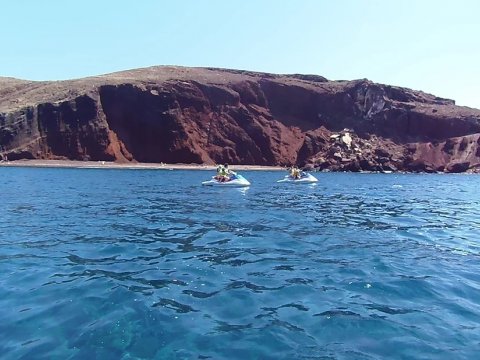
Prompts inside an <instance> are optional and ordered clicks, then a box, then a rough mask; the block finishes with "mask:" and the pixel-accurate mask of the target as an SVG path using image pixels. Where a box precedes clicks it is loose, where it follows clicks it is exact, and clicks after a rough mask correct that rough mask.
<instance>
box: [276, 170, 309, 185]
mask: <svg viewBox="0 0 480 360" xmlns="http://www.w3.org/2000/svg"><path fill="white" fill-rule="evenodd" d="M316 182H318V179H317V178H316V177H315V176H313V175H312V174H309V173H306V172H302V173H301V174H300V178H299V179H295V178H293V177H292V176H291V175H287V176H285V178H283V179H282V180H278V181H277V183H291V184H314V183H316Z"/></svg>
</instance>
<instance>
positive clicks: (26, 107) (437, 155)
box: [0, 67, 480, 172]
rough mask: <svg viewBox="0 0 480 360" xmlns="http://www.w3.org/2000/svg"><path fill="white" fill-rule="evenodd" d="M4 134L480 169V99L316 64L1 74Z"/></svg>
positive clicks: (224, 155)
mask: <svg viewBox="0 0 480 360" xmlns="http://www.w3.org/2000/svg"><path fill="white" fill-rule="evenodd" d="M0 145H1V149H0V150H1V151H0V152H1V153H2V156H4V157H8V159H10V160H14V159H22V158H25V159H72V160H106V161H123V162H126V161H139V162H166V163H209V164H213V163H224V162H228V163H232V164H252V165H288V164H295V163H296V164H299V165H304V166H308V167H312V168H318V169H321V170H324V169H329V170H336V171H343V170H346V171H360V170H373V171H427V172H428V171H446V172H464V171H469V172H480V110H476V109H471V108H467V107H460V106H456V105H455V103H454V101H452V100H448V99H442V98H438V97H435V96H433V95H430V94H426V93H423V92H420V91H413V90H410V89H406V88H400V87H394V86H388V85H381V84H376V83H373V82H371V81H368V80H365V79H364V80H355V81H328V80H327V79H325V78H323V77H321V76H315V75H274V74H266V73H254V72H248V71H237V70H224V69H210V68H183V67H152V68H146V69H138V70H132V71H125V72H119V73H113V74H107V75H102V76H95V77H90V78H84V79H77V80H68V81H53V82H34V81H24V80H18V79H12V78H0Z"/></svg>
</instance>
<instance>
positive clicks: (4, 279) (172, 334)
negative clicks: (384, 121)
mask: <svg viewBox="0 0 480 360" xmlns="http://www.w3.org/2000/svg"><path fill="white" fill-rule="evenodd" d="M0 172H1V173H2V174H1V175H2V177H1V180H0V181H3V182H4V184H12V183H15V184H16V186H15V187H11V188H9V191H4V192H2V194H1V195H0V196H1V197H2V204H3V207H1V208H0V246H1V249H2V250H1V252H0V274H2V275H1V276H0V307H1V308H2V309H8V311H2V312H0V333H1V334H2V337H1V338H0V349H1V350H2V358H5V359H18V358H89V357H93V358H101V359H130V358H158V359H162V358H177V359H199V358H200V359H247V358H252V359H253V358H261V359H294V358H295V359H337V358H341V359H384V358H436V359H439V358H445V359H450V358H452V357H454V358H456V359H470V358H475V357H476V356H477V354H478V351H479V350H480V335H479V334H480V332H479V330H480V325H479V324H480V303H479V301H478V299H479V298H480V285H479V284H480V275H479V274H480V242H479V240H478V229H480V206H479V204H480V195H479V193H478V191H477V187H478V186H477V182H478V180H477V177H474V176H460V175H448V176H447V175H444V176H440V175H438V176H437V175H428V176H426V175H393V174H391V175H379V174H377V175H372V174H370V175H368V174H320V175H319V179H320V182H319V184H318V186H312V187H310V186H307V187H298V186H294V187H291V186H283V185H285V184H282V186H280V184H276V183H275V180H277V179H278V178H280V177H281V174H280V173H277V172H251V173H246V174H245V175H246V177H247V178H248V179H249V180H250V181H251V182H252V184H253V185H252V186H251V187H250V188H249V189H246V190H239V189H211V188H202V187H201V186H199V184H200V182H201V181H202V180H204V179H205V178H207V177H208V176H209V174H207V173H206V172H201V171H197V172H195V171H128V170H126V171H116V170H76V169H20V168H18V169H15V168H1V169H0Z"/></svg>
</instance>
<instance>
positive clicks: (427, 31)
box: [0, 0, 480, 108]
mask: <svg viewBox="0 0 480 360" xmlns="http://www.w3.org/2000/svg"><path fill="white" fill-rule="evenodd" d="M0 9H1V12H0V13H1V19H2V33H1V35H0V48H1V53H0V76H12V77H18V78H24V79H31V80H58V79H69V78H77V77H84V76H88V75H98V74H103V73H109V72H114V71H118V70H126V69H132V68H138V67H145V66H151V65H184V66H213V67H224V68H237V69H249V70H257V71H265V72H275V73H312V74H320V75H323V76H325V77H327V78H329V79H332V80H338V79H348V80H350V79H358V78H369V79H371V80H373V81H376V82H381V83H387V84H392V85H399V86H406V87H410V88H413V89H418V90H424V91H427V92H430V93H433V94H435V95H438V96H442V97H448V98H453V99H455V100H457V103H458V104H459V105H467V106H471V107H477V108H480V1H476V0H454V1H442V0H437V1H433V0H402V1H394V0H391V1H388V0H330V1H328V0H297V1H293V0H291V1H288V0H238V1H234V0H203V1H201V0H170V1H166V0H164V1H162V0H138V1H127V0H116V1H113V0H82V1H67V0H0Z"/></svg>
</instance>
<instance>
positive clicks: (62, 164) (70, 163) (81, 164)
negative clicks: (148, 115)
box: [0, 160, 285, 171]
mask: <svg viewBox="0 0 480 360" xmlns="http://www.w3.org/2000/svg"><path fill="white" fill-rule="evenodd" d="M0 166H4V167H48V168H79V169H129V170H137V169H138V170H142V169H143V170H209V171H213V170H215V169H216V166H215V165H203V164H165V163H116V162H109V161H74V160H15V161H3V162H0ZM230 169H232V170H238V171H245V170H255V171H262V170H263V171H284V170H285V168H282V167H279V166H259V165H234V164H230Z"/></svg>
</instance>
